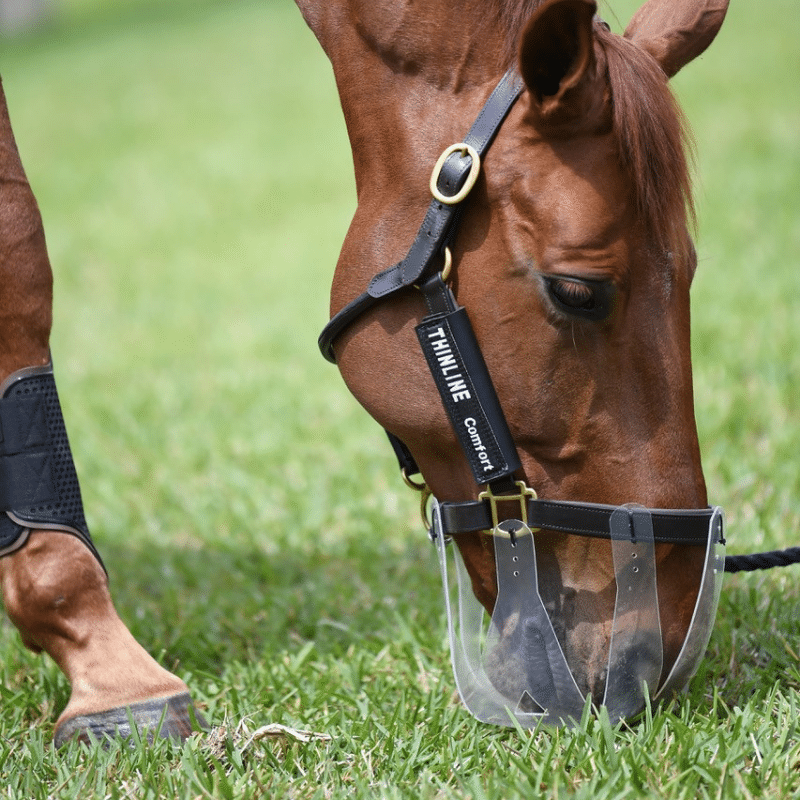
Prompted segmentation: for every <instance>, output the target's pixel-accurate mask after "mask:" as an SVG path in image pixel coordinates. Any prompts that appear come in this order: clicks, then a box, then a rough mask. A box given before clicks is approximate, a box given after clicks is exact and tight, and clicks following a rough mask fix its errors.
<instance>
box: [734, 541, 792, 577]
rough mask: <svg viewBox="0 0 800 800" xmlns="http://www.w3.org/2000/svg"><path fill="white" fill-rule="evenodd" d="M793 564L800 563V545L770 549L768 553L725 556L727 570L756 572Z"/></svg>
mask: <svg viewBox="0 0 800 800" xmlns="http://www.w3.org/2000/svg"><path fill="white" fill-rule="evenodd" d="M791 564H800V547H788V548H786V550H770V551H768V552H766V553H750V554H749V555H740V556H725V572H755V571H756V570H757V569H772V568H773V567H788V566H790V565H791Z"/></svg>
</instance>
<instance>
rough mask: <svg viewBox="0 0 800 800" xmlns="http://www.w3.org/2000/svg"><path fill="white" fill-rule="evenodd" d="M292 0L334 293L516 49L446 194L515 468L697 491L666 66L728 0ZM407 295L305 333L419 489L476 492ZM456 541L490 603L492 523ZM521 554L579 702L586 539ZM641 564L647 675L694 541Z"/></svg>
mask: <svg viewBox="0 0 800 800" xmlns="http://www.w3.org/2000/svg"><path fill="white" fill-rule="evenodd" d="M297 3H298V5H299V7H300V9H301V11H302V13H303V14H304V16H305V19H306V21H307V23H308V24H309V26H310V27H311V28H312V30H313V31H314V33H315V34H316V36H317V38H318V40H319V41H320V43H321V45H322V47H323V49H324V50H325V52H326V53H327V55H328V57H329V58H330V61H331V64H332V66H333V71H334V75H335V78H336V83H337V86H338V90H339V94H340V98H341V103H342V108H343V111H344V117H345V121H346V124H347V129H348V133H349V137H350V142H351V145H352V150H353V159H354V166H355V174H356V186H357V194H358V207H357V210H356V213H355V217H354V219H353V221H352V224H351V227H350V230H349V232H348V234H347V237H346V239H345V242H344V246H343V248H342V251H341V256H340V259H339V262H338V265H337V269H336V273H335V276H334V280H333V288H332V297H331V310H332V312H333V313H334V314H336V313H337V312H340V310H341V309H342V308H343V307H345V306H346V304H349V303H350V304H352V303H353V302H354V298H358V296H359V295H360V293H362V292H364V289H365V287H367V286H368V285H370V281H371V280H372V279H373V277H374V276H375V274H376V273H378V272H381V271H383V270H385V269H386V268H388V267H390V266H391V265H394V264H402V263H404V262H403V259H404V257H406V253H407V252H408V250H409V245H410V244H411V242H412V241H413V242H415V246H416V240H415V236H417V231H418V229H419V226H420V222H421V220H422V218H423V215H424V214H425V213H426V208H428V204H429V203H430V202H431V196H430V193H431V191H432V189H430V188H429V176H430V175H431V170H432V168H433V165H434V164H435V163H437V157H438V156H439V155H440V153H442V152H443V151H444V150H445V148H447V147H448V146H449V145H451V144H453V143H459V142H461V141H462V140H463V137H464V134H465V132H466V131H467V130H468V129H470V126H471V125H472V123H473V120H475V119H476V117H477V116H478V115H479V113H480V111H481V108H482V107H483V106H484V103H486V102H487V98H489V96H490V93H491V92H492V91H493V89H494V88H495V86H496V85H498V82H499V81H500V80H501V78H502V76H503V75H504V73H505V72H506V71H507V70H509V69H515V70H516V71H517V72H518V74H519V75H520V76H521V77H522V79H523V80H524V88H523V91H522V93H521V96H520V97H519V99H518V100H517V101H516V103H514V104H513V107H511V109H510V112H509V113H508V116H507V118H506V119H505V121H504V122H503V123H502V125H500V126H499V129H498V130H497V132H496V139H495V140H494V143H493V144H492V145H491V148H490V149H489V150H488V152H487V153H486V156H485V158H484V160H483V163H482V165H481V172H480V176H479V177H478V178H477V182H476V183H475V185H474V188H472V190H471V193H470V195H469V197H468V199H467V200H466V202H465V203H464V209H463V214H462V218H461V220H460V226H459V228H458V235H457V236H456V237H455V238H454V240H453V242H452V245H451V247H452V262H453V267H452V272H451V274H450V283H451V286H452V290H453V292H454V295H455V297H456V299H457V304H458V305H459V306H462V307H465V308H466V311H467V313H468V315H469V318H470V320H471V323H472V327H473V328H474V333H475V336H476V338H477V340H478V343H479V347H480V350H481V351H482V354H483V357H484V359H485V362H486V365H487V366H488V371H489V372H490V374H491V378H492V379H493V381H494V386H495V389H496V394H497V396H498V397H499V401H500V405H501V406H502V409H503V411H504V414H505V417H506V419H507V422H508V427H509V429H510V432H511V435H512V437H513V442H514V443H515V445H516V449H517V455H518V457H519V461H520V463H521V468H520V469H518V470H517V472H516V474H515V476H514V477H515V478H517V479H519V480H521V481H523V482H524V483H525V484H526V485H527V486H528V487H532V488H533V489H535V491H536V492H537V493H538V495H539V496H540V497H542V498H548V499H550V500H574V501H584V502H589V503H597V504H612V505H617V504H625V503H636V504H641V505H642V506H649V507H651V508H656V509H670V508H671V509H702V508H704V507H706V504H707V500H706V490H705V483H704V478H703V473H702V468H701V462H700V453H699V447H698V440H697V432H696V426H695V419H694V411H693V395H692V371H691V363H690V331H689V289H690V285H691V282H692V277H693V275H694V272H695V267H696V256H695V251H694V247H693V244H692V240H691V238H690V233H689V227H690V224H691V221H692V220H691V217H692V205H691V196H690V177H689V171H688V167H687V156H686V135H685V130H684V124H683V120H682V116H681V113H680V111H679V109H678V107H677V106H676V103H675V101H674V99H673V96H672V95H671V93H670V90H669V88H668V79H669V78H670V77H671V76H673V75H674V74H675V73H676V72H677V71H678V70H679V69H681V67H683V66H684V65H685V64H687V63H688V62H689V61H690V60H692V59H693V58H694V57H695V56H697V55H698V54H699V53H701V52H702V51H703V50H704V49H705V48H706V47H707V46H708V45H709V44H710V42H711V41H712V40H713V38H714V37H715V35H716V33H717V31H718V29H719V27H720V25H721V23H722V21H723V19H724V16H725V12H726V10H727V0H648V2H646V3H645V4H644V5H643V6H642V8H641V9H640V10H639V11H638V12H637V13H636V14H635V16H634V17H633V19H632V21H631V22H630V24H629V25H628V27H627V29H626V31H625V34H624V36H618V35H615V34H614V33H612V32H611V31H610V30H609V29H608V26H607V25H605V24H604V23H603V22H602V20H601V19H599V18H598V17H597V15H596V11H597V9H596V5H595V3H594V2H593V1H592V0H546V1H545V2H541V1H537V0H456V1H455V2H453V0H425V2H422V3H419V2H412V1H411V0H404V1H403V2H388V1H387V2H382V1H381V0H325V2H321V1H320V0H297ZM489 102H490V103H491V102H492V101H489ZM461 149H462V150H463V151H464V152H466V148H461ZM422 235H423V233H420V236H422ZM408 258H409V259H410V258H411V256H410V255H409V256H408ZM355 302H356V303H358V301H355ZM594 311H597V312H598V313H594ZM587 312H589V313H587ZM425 314H426V306H425V301H424V299H423V296H422V294H421V293H420V292H419V291H417V290H416V288H414V287H411V286H409V287H408V288H407V289H404V290H402V291H399V292H396V293H394V294H392V296H391V299H382V300H381V301H380V302H376V303H370V304H368V306H365V308H364V310H363V313H359V314H358V315H353V316H352V319H350V320H349V321H348V324H346V325H343V326H341V327H340V328H339V329H337V331H336V336H335V339H333V340H332V342H331V343H326V346H328V344H330V350H329V351H328V352H329V357H330V358H331V359H335V360H336V362H337V363H338V366H339V368H340V370H341V374H342V376H343V377H344V380H345V382H346V383H347V386H348V387H349V389H350V390H351V391H352V393H353V394H354V395H355V397H356V398H357V399H358V400H359V401H360V402H361V403H362V405H363V406H364V407H365V408H366V410H367V411H368V412H369V413H370V414H371V415H372V416H373V417H374V418H375V419H376V420H377V421H378V422H379V423H380V424H381V425H383V426H384V428H386V429H387V431H389V432H390V434H393V435H394V436H396V437H397V438H398V439H400V440H402V442H403V443H404V444H405V445H406V446H407V448H408V450H410V453H411V455H413V458H414V460H415V461H416V464H417V465H418V466H419V468H420V471H421V473H422V475H423V476H424V480H425V483H426V484H427V486H428V487H429V489H430V490H431V492H432V493H433V495H434V497H435V498H436V499H437V500H438V501H440V502H446V501H451V502H453V503H456V502H458V503H464V502H465V501H475V500H476V498H477V497H478V496H479V493H480V492H481V489H482V488H483V487H482V485H480V484H481V483H482V481H480V480H478V479H476V477H475V475H474V472H472V471H471V470H470V468H469V465H468V463H467V459H466V458H465V457H464V454H463V452H462V448H461V447H460V445H459V440H458V437H457V436H456V434H455V433H454V431H453V428H452V426H451V424H450V422H449V421H448V417H447V415H446V414H445V410H444V408H443V404H442V401H441V400H440V398H439V395H438V394H437V391H436V387H435V386H434V380H433V379H432V377H431V371H430V370H429V367H428V364H427V363H426V360H425V359H424V358H423V354H422V353H421V351H420V346H419V343H418V342H417V337H416V336H415V326H416V325H417V324H418V323H419V322H420V320H422V319H423V318H424V317H425ZM511 510H512V511H513V509H511ZM502 514H503V512H501V516H502ZM454 538H456V539H457V543H458V548H459V551H460V554H461V557H462V558H463V563H464V565H465V567H466V572H467V573H468V575H469V580H470V582H471V585H472V589H473V591H474V594H475V596H476V597H477V598H478V599H479V600H480V602H481V603H482V605H483V606H484V607H485V608H486V609H487V610H488V611H489V612H491V611H492V609H493V607H494V604H495V602H496V600H497V596H498V569H497V564H496V559H495V553H494V550H493V548H492V547H491V546H489V538H490V537H488V536H487V535H486V534H485V532H469V533H463V534H461V535H458V536H457V537H454ZM536 558H537V559H538V563H539V578H538V580H539V590H540V592H541V594H542V598H543V600H544V604H545V606H546V607H547V611H548V614H549V616H550V617H551V619H552V624H553V627H554V629H555V631H556V633H557V636H558V639H559V643H560V645H561V648H562V649H563V651H564V655H565V656H566V660H567V662H569V664H570V666H571V668H572V672H573V677H574V679H575V682H576V684H577V687H578V689H579V690H580V691H581V693H582V694H583V695H586V694H587V693H588V694H591V695H592V697H593V698H594V699H595V701H597V700H598V698H602V697H603V691H604V688H605V682H606V678H607V664H608V655H609V640H610V638H611V634H612V629H613V625H614V609H615V595H616V588H615V572H614V566H613V564H612V558H611V551H610V549H609V547H608V543H607V542H602V541H598V540H596V539H591V538H581V537H577V536H570V535H566V534H564V533H558V532H556V531H554V530H546V531H543V532H542V533H541V534H536ZM655 561H656V562H657V592H658V599H659V609H658V612H657V614H658V616H659V617H660V629H661V637H662V640H663V665H662V666H661V679H662V682H663V679H664V677H665V676H666V675H667V674H668V673H669V671H670V669H671V668H672V666H673V664H674V663H675V661H676V658H677V657H678V654H679V651H680V650H681V647H682V643H683V642H684V639H685V637H686V633H687V629H688V628H689V625H690V621H691V619H692V614H693V609H694V608H695V600H696V598H697V595H698V587H699V586H700V581H701V576H702V573H703V553H702V552H701V550H700V549H699V548H696V547H695V548H693V547H686V546H681V545H679V544H674V543H660V544H656V546H655ZM501 653H502V647H501ZM660 663H662V662H660ZM495 678H499V679H500V680H502V676H497V675H496V676H495ZM642 703H643V701H642ZM640 707H641V706H640Z"/></svg>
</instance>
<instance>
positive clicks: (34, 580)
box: [0, 83, 204, 744]
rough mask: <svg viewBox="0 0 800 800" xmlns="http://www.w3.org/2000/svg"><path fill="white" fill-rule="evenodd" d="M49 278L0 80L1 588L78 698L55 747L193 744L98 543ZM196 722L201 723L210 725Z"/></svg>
mask: <svg viewBox="0 0 800 800" xmlns="http://www.w3.org/2000/svg"><path fill="white" fill-rule="evenodd" d="M51 309H52V273H51V270H50V263H49V260H48V257H47V250H46V247H45V239H44V231H43V228H42V221H41V216H40V214H39V209H38V207H37V204H36V201H35V199H34V196H33V194H32V192H31V189H30V186H29V185H28V181H27V179H26V177H25V173H24V170H23V168H22V164H21V162H20V158H19V154H18V152H17V148H16V144H15V142H14V137H13V133H12V131H11V124H10V122H9V117H8V111H7V107H6V101H5V96H4V94H3V90H2V83H0V429H1V432H0V584H1V585H2V592H3V600H4V603H5V607H6V611H7V613H8V615H9V617H10V618H11V620H12V621H13V622H14V624H15V625H16V627H17V628H18V629H19V632H20V634H21V636H22V640H23V642H24V643H25V645H26V646H28V647H29V648H31V649H32V650H34V651H35V652H41V651H44V652H46V653H48V654H49V655H50V656H51V657H52V658H53V659H54V660H55V662H56V663H57V664H58V666H59V668H60V669H61V670H62V671H63V672H64V674H65V675H66V676H67V678H68V680H69V682H70V686H71V690H72V691H71V696H70V699H69V703H68V704H67V707H66V708H65V709H64V711H63V713H62V714H61V716H60V717H59V719H58V722H57V724H56V734H55V740H56V743H57V744H61V743H63V742H66V741H68V740H70V739H72V738H74V737H78V738H82V739H84V740H85V741H90V734H91V735H92V736H94V738H97V739H102V738H103V737H105V736H126V735H129V734H130V724H129V719H130V718H133V720H134V722H135V723H136V725H137V727H139V728H140V729H141V730H142V731H143V732H145V733H146V734H147V735H151V736H152V735H153V733H154V731H155V730H156V729H157V728H158V726H159V723H160V722H161V720H162V717H163V724H161V727H160V729H159V735H161V736H170V737H176V738H180V739H183V738H186V737H187V736H188V735H189V734H190V733H191V731H192V729H193V727H194V724H193V718H196V715H195V712H194V709H193V706H192V703H191V699H190V697H189V694H188V689H187V687H186V684H185V683H184V682H183V681H182V680H180V679H179V678H178V677H177V676H175V675H173V674H172V673H170V672H168V671H167V670H165V669H164V668H163V667H161V666H159V664H157V663H156V661H155V660H154V659H153V658H151V656H150V655H149V654H148V653H147V652H146V651H145V650H144V648H142V647H141V645H139V643H138V642H137V641H136V640H135V639H134V637H133V636H132V635H131V633H130V632H129V631H128V629H127V628H126V626H125V624H124V623H123V622H122V620H121V619H120V618H119V616H118V615H117V612H116V610H115V609H114V605H113V603H112V600H111V595H110V593H109V588H108V580H107V577H106V572H105V569H104V567H103V565H102V563H101V561H100V557H99V555H98V554H97V551H96V550H95V549H94V544H93V543H92V540H91V538H90V536H89V532H88V529H87V528H86V523H85V520H84V517H83V508H82V505H81V500H80V490H79V488H78V484H77V477H76V476H75V473H74V467H73V465H72V457H71V455H70V452H69V446H68V442H67V440H66V431H65V429H64V426H63V419H62V418H61V410H60V406H59V403H58V395H57V393H56V391H55V381H54V378H53V375H52V370H51V368H50V352H49V337H50V325H51ZM198 723H199V724H200V725H203V724H204V723H203V721H202V718H199V719H198Z"/></svg>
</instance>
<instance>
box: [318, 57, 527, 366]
mask: <svg viewBox="0 0 800 800" xmlns="http://www.w3.org/2000/svg"><path fill="white" fill-rule="evenodd" d="M523 85H524V83H523V80H522V78H520V77H519V75H518V74H517V73H516V71H515V70H509V71H508V72H507V73H506V74H505V75H504V76H503V78H502V80H501V81H500V83H499V84H498V85H497V86H496V87H495V89H494V91H493V92H492V94H491V95H490V96H489V99H488V100H487V101H486V104H485V105H484V107H483V109H482V110H481V112H480V114H479V115H478V118H477V119H476V120H475V122H474V124H473V125H472V128H470V131H469V133H468V134H467V136H466V137H465V139H464V141H463V142H460V143H459V145H462V144H463V145H464V147H463V149H462V148H458V149H454V148H455V146H454V148H448V150H450V151H452V152H450V153H449V154H448V155H447V157H446V158H445V159H444V161H443V163H442V165H441V169H440V171H439V176H438V178H437V180H436V184H435V185H436V189H437V193H438V194H439V195H440V197H441V198H443V199H438V198H436V197H435V198H434V199H433V200H432V201H431V203H430V205H429V206H428V210H427V212H426V214H425V218H424V219H423V221H422V225H421V226H420V229H419V232H418V233H417V236H416V238H415V239H414V242H413V243H412V245H411V248H410V249H409V251H408V254H407V255H406V257H405V258H404V259H403V260H402V261H400V262H398V263H397V264H395V265H394V266H392V267H389V269H387V270H384V271H383V272H381V273H379V274H378V275H376V276H375V277H374V278H373V279H372V281H370V284H369V286H368V287H367V290H366V291H365V292H364V293H363V294H361V295H359V296H358V297H357V298H356V299H355V300H352V301H351V302H350V303H348V304H347V305H346V306H345V307H344V308H342V309H341V310H340V311H339V312H338V313H337V314H335V315H334V317H333V318H332V319H331V320H330V322H329V323H328V324H327V325H326V326H325V328H324V329H323V331H322V333H321V334H320V337H319V349H320V351H321V352H322V355H323V356H324V357H325V358H326V359H327V360H328V361H330V362H331V363H335V362H336V356H335V354H334V352H333V342H334V340H335V339H336V337H337V336H338V335H339V334H340V333H341V332H342V331H343V330H344V329H345V328H346V327H348V325H350V323H351V322H353V321H355V320H356V319H357V318H358V317H359V316H361V314H363V313H364V312H365V311H367V310H369V309H370V308H372V307H373V306H374V305H376V304H377V303H378V302H379V301H380V300H382V299H383V298H384V297H387V296H389V295H391V294H394V293H395V292H397V291H399V290H401V289H405V288H408V287H410V286H413V285H414V284H416V283H419V282H420V281H421V280H423V279H424V278H426V277H428V272H429V270H430V267H431V264H432V262H433V261H434V259H435V258H436V257H437V256H438V255H439V254H440V253H441V252H442V249H443V248H444V246H445V244H446V243H447V241H448V239H449V237H450V236H451V235H452V233H453V229H454V227H455V225H456V224H457V221H458V217H459V215H460V210H461V202H462V200H463V198H461V199H458V197H459V192H460V190H461V187H462V186H463V185H464V183H465V182H466V181H467V180H468V179H469V176H470V172H471V171H472V169H473V164H474V158H473V156H472V155H471V154H470V153H469V151H470V150H473V151H474V152H475V153H476V154H477V155H478V156H479V157H481V158H482V157H483V155H484V154H485V153H486V151H487V150H488V149H489V146H490V145H491V143H492V141H493V140H494V137H495V135H496V134H497V131H498V130H499V128H500V126H501V125H502V123H503V120H504V119H505V118H506V116H507V115H508V112H509V111H510V110H511V107H512V106H513V105H514V102H515V101H516V99H517V98H518V97H519V95H520V93H521V92H522V88H523ZM445 152H447V151H445ZM449 198H453V199H457V202H449V201H448V199H449Z"/></svg>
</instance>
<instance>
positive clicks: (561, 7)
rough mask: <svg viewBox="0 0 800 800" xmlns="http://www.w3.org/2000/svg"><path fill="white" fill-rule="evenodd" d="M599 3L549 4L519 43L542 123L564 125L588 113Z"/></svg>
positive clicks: (564, 0) (567, 0)
mask: <svg viewBox="0 0 800 800" xmlns="http://www.w3.org/2000/svg"><path fill="white" fill-rule="evenodd" d="M596 11H597V4H596V3H595V2H594V0H547V2H545V3H543V4H542V5H541V6H540V7H539V8H538V9H537V11H536V12H535V13H534V14H533V16H532V17H531V19H530V21H529V22H528V24H527V26H526V27H525V30H524V32H523V34H522V37H521V40H520V42H521V43H520V51H519V68H520V74H521V75H522V77H523V79H524V80H525V84H526V86H527V87H528V91H529V92H530V95H531V99H532V101H533V105H534V107H535V109H536V110H537V111H538V113H539V115H540V116H541V118H542V119H544V120H547V121H549V122H554V123H557V124H558V123H560V122H564V121H567V120H570V119H574V118H576V117H577V116H579V115H581V114H582V113H584V111H585V103H584V98H583V91H582V90H585V89H586V84H587V82H589V81H590V80H591V79H592V78H594V77H595V76H594V72H595V71H594V65H595V57H594V44H593V34H592V20H593V19H594V15H595V13H596Z"/></svg>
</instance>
